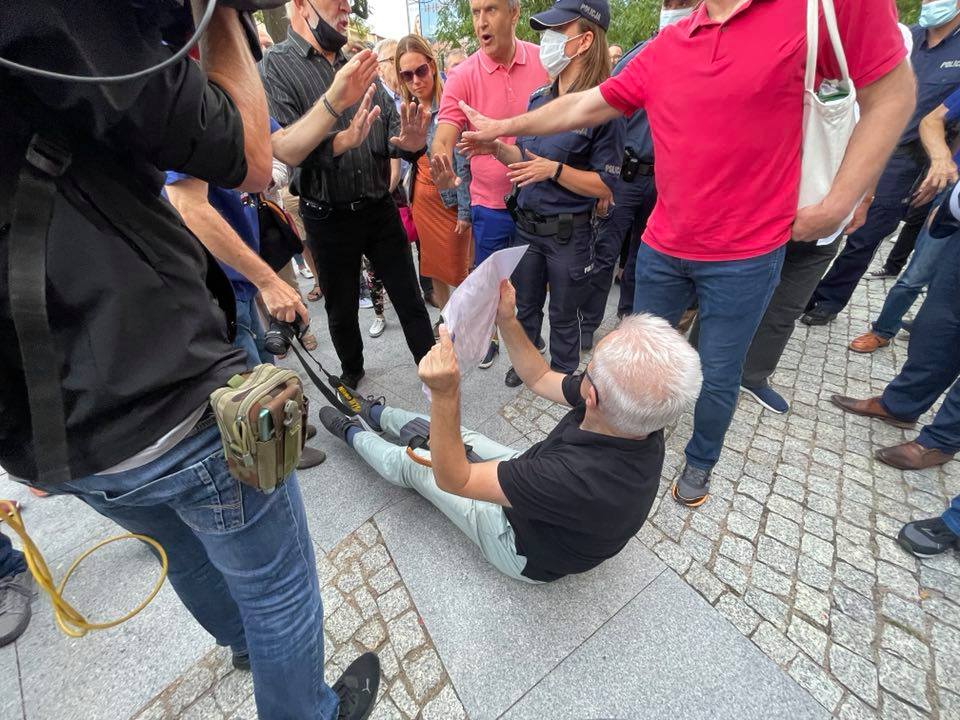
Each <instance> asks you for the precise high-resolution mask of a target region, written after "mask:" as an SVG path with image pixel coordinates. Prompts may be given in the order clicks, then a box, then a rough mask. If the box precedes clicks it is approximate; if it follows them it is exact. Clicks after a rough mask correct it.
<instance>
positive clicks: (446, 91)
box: [437, 68, 467, 131]
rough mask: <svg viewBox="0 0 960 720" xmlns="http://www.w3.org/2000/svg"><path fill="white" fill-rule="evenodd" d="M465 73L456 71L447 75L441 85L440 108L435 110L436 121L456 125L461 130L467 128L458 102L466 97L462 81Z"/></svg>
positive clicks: (464, 116) (465, 119)
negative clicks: (445, 80)
mask: <svg viewBox="0 0 960 720" xmlns="http://www.w3.org/2000/svg"><path fill="white" fill-rule="evenodd" d="M457 69H458V70H464V69H465V68H457ZM466 74H467V73H466V72H456V73H453V74H451V75H450V76H449V77H447V82H446V83H444V85H443V96H442V97H441V98H440V110H439V111H438V112H437V122H438V123H442V122H445V123H449V124H450V125H456V126H457V127H458V128H460V130H461V131H463V130H465V129H466V128H467V116H466V115H465V114H464V112H463V110H461V109H460V104H459V103H460V101H461V100H466V99H467V98H466V96H465V94H464V93H465V90H466V87H465V85H464V82H463V76H464V75H466Z"/></svg>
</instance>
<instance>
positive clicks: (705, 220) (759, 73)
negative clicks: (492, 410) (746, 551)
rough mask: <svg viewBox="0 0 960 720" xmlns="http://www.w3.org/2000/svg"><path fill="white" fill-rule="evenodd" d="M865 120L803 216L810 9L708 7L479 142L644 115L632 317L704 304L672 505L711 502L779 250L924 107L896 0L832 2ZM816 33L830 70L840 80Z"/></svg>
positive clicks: (738, 0) (747, 1)
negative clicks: (696, 384)
mask: <svg viewBox="0 0 960 720" xmlns="http://www.w3.org/2000/svg"><path fill="white" fill-rule="evenodd" d="M834 5H835V7H836V13H837V19H838V24H839V27H840V34H841V37H842V40H843V45H844V48H845V53H846V57H847V63H848V65H849V68H850V75H851V76H852V79H853V82H854V84H855V85H856V87H857V88H858V98H859V102H860V110H861V119H860V122H859V124H858V125H857V128H856V131H855V132H854V135H853V137H852V138H851V140H850V144H849V146H848V148H847V152H846V155H845V157H844V161H843V165H842V167H841V168H840V171H839V173H838V174H837V177H836V179H835V181H834V184H833V187H832V188H831V190H830V192H829V194H828V195H827V197H826V198H824V200H823V201H822V202H820V203H819V204H817V205H813V206H809V207H804V208H801V209H800V210H799V211H798V210H797V199H798V197H799V180H800V156H801V152H800V151H801V145H802V131H801V120H802V113H803V102H802V97H803V75H804V63H805V59H806V23H805V13H806V2H803V1H801V0H794V1H793V2H786V1H785V0H705V2H704V3H703V4H702V5H701V6H700V7H699V8H698V9H697V11H696V12H694V13H693V15H691V16H690V17H688V18H686V19H684V20H682V21H680V22H679V23H677V24H675V25H671V26H669V27H667V28H665V29H664V30H663V31H662V32H661V33H660V34H659V35H658V36H657V38H656V39H655V40H653V41H652V42H651V43H650V44H649V45H648V46H647V47H646V48H645V49H644V50H643V52H641V53H640V54H639V55H637V56H636V57H635V58H634V59H633V61H631V63H630V64H629V65H628V66H627V67H626V68H625V69H624V70H623V72H621V73H620V74H619V75H617V76H616V77H612V78H610V79H609V80H607V81H606V82H604V83H603V84H602V85H600V87H599V88H595V89H593V90H588V91H585V92H581V93H571V94H568V95H564V96H563V97H561V98H558V99H557V100H554V101H553V102H551V103H548V104H547V105H545V106H544V107H542V108H540V109H538V110H536V111H535V112H532V113H528V114H526V115H522V116H519V117H516V118H511V119H508V120H491V119H489V118H486V117H484V116H482V115H481V114H480V113H478V112H476V111H475V110H473V109H472V108H470V107H465V108H464V112H465V113H466V114H467V116H468V118H469V119H470V122H471V123H472V124H473V125H474V126H475V127H476V128H477V131H476V132H472V133H465V137H468V138H472V139H475V140H486V139H492V138H495V137H497V136H502V135H507V136H515V135H546V134H549V133H556V132H561V131H564V130H569V129H572V128H576V127H582V126H584V125H586V126H593V125H599V124H600V123H602V122H605V121H606V120H609V119H610V118H612V117H615V116H616V115H617V114H618V113H626V114H630V113H632V112H634V111H635V110H637V109H638V108H641V107H642V108H644V109H645V110H646V112H647V115H648V117H649V119H650V127H651V130H652V133H653V143H654V150H655V153H656V158H657V191H658V193H659V195H658V198H657V204H656V207H655V209H654V211H653V214H652V215H651V217H650V220H649V222H648V224H647V229H646V232H645V233H644V236H643V240H644V244H643V246H642V247H641V249H640V252H639V254H638V256H637V279H636V295H635V301H634V311H635V312H651V313H654V314H656V315H660V316H662V317H665V318H667V319H668V320H670V321H671V322H672V323H676V322H677V321H678V320H679V318H680V315H681V314H682V313H683V311H684V310H685V309H686V308H687V306H688V305H689V303H690V301H691V300H692V298H693V297H694V296H696V297H698V298H699V301H700V319H701V329H700V342H699V349H700V356H701V362H702V365H703V380H704V382H703V390H702V392H701V393H700V399H699V400H698V401H697V407H696V411H695V414H694V430H693V437H692V438H691V439H690V442H689V443H688V444H687V448H686V457H687V464H686V467H685V468H684V470H683V473H682V474H681V476H680V478H679V479H678V480H677V482H676V483H675V484H674V487H673V497H674V499H676V500H677V501H678V502H681V503H683V504H685V505H689V506H696V505H700V504H701V503H703V502H704V501H705V500H706V497H707V493H708V491H709V481H710V472H711V470H712V468H713V466H714V464H715V463H716V462H717V459H718V458H719V457H720V450H721V448H722V447H723V438H724V435H725V434H726V431H727V427H728V426H729V424H730V419H731V417H732V416H733V411H734V408H735V406H736V400H737V392H738V388H739V382H740V373H741V370H742V367H743V358H744V355H745V353H746V350H747V347H748V346H749V344H750V340H751V338H752V337H753V334H754V332H755V331H756V328H757V325H758V323H759V322H760V318H761V317H762V315H763V313H764V310H765V309H766V306H767V303H768V302H769V301H770V296H771V295H772V293H773V290H774V288H775V287H776V285H777V283H778V281H779V278H780V267H781V265H782V263H783V256H784V246H785V244H786V242H787V241H788V240H789V239H791V237H792V238H793V239H794V240H800V241H813V240H816V239H818V238H821V237H825V236H827V235H829V234H831V233H833V232H834V231H836V229H837V228H838V227H840V225H841V224H842V223H843V221H844V219H845V218H847V217H848V216H849V215H850V213H851V212H852V211H853V210H854V208H855V207H856V206H857V205H858V204H859V203H860V200H861V198H862V197H863V195H864V194H865V193H866V191H867V190H868V189H869V188H870V187H871V186H872V185H873V184H874V183H875V182H876V180H877V178H878V177H879V175H880V172H881V171H882V169H883V166H884V163H885V161H886V159H887V157H888V156H889V155H890V153H891V151H892V150H893V147H894V145H895V143H896V140H897V138H898V136H899V135H900V133H901V131H902V130H903V128H904V126H905V125H906V123H907V120H908V119H909V116H910V113H911V111H912V109H913V104H914V81H913V76H912V73H911V72H910V67H909V65H908V64H907V63H906V61H905V56H906V50H905V48H904V44H903V39H902V37H901V35H900V31H899V30H898V29H897V24H896V22H897V15H896V10H895V8H894V5H893V2H892V0H834ZM829 46H830V41H829V36H828V33H827V29H826V25H825V24H824V22H823V21H822V19H821V23H820V53H819V56H818V63H817V64H818V71H819V75H820V76H822V77H826V78H836V77H839V76H840V71H839V69H838V68H837V62H836V59H835V58H834V56H833V52H832V51H831V50H830V49H829Z"/></svg>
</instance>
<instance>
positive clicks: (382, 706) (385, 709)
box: [369, 698, 404, 720]
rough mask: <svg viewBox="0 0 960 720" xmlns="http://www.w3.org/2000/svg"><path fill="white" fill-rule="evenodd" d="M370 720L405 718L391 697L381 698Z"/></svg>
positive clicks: (397, 719) (398, 719) (401, 719)
mask: <svg viewBox="0 0 960 720" xmlns="http://www.w3.org/2000/svg"><path fill="white" fill-rule="evenodd" d="M369 720H404V717H403V714H402V713H401V712H400V710H399V709H398V708H397V706H396V705H394V704H393V701H392V700H390V698H381V699H380V701H379V702H377V705H376V707H375V708H373V712H372V713H370V719H369Z"/></svg>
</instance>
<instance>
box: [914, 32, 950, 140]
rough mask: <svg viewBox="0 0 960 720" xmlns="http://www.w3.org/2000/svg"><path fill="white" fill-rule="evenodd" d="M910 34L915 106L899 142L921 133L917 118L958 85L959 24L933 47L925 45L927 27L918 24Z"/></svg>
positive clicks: (921, 117)
mask: <svg viewBox="0 0 960 720" xmlns="http://www.w3.org/2000/svg"><path fill="white" fill-rule="evenodd" d="M910 32H911V33H912V34H913V53H912V54H911V55H910V64H911V65H913V72H914V74H915V75H916V77H917V108H916V110H915V111H914V113H913V117H912V118H910V122H909V123H908V124H907V128H906V130H904V131H903V135H902V136H901V137H900V144H901V145H903V144H904V143H908V142H913V141H915V140H917V139H918V138H919V137H920V133H919V128H920V121H921V120H923V117H924V116H925V115H927V114H928V113H930V112H931V111H932V110H933V109H934V108H936V107H939V106H940V104H941V103H943V101H944V100H945V99H946V97H947V96H948V95H949V94H950V93H951V92H953V90H954V88H956V87H957V86H958V85H960V28H957V29H956V30H954V31H953V33H952V34H951V35H949V36H948V37H945V38H944V39H943V40H941V41H940V44H939V45H937V46H936V47H933V48H931V47H928V46H927V31H926V30H924V29H923V28H922V27H920V26H919V25H914V26H912V27H911V28H910Z"/></svg>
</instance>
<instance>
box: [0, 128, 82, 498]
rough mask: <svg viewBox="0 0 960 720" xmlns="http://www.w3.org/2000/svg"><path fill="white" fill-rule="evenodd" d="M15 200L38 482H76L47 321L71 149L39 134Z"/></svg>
mask: <svg viewBox="0 0 960 720" xmlns="http://www.w3.org/2000/svg"><path fill="white" fill-rule="evenodd" d="M25 159H26V162H25V163H24V164H23V166H22V167H21V168H20V174H19V179H18V183H17V190H16V194H15V196H14V200H13V213H12V218H13V222H12V225H11V228H10V249H9V268H8V277H7V280H8V285H9V289H10V313H11V315H12V316H13V323H14V327H15V328H16V332H17V339H18V341H19V345H20V358H21V360H22V362H23V373H24V378H25V380H26V384H27V397H28V399H29V402H30V427H31V433H32V440H33V456H34V461H35V463H36V467H37V480H38V481H39V482H42V483H46V484H52V483H60V482H65V481H67V480H69V479H70V466H69V457H68V451H67V431H66V422H65V419H64V418H65V417H66V416H65V414H64V410H63V394H62V390H61V384H62V382H61V373H62V371H63V361H62V359H61V355H60V350H59V348H58V347H57V345H56V343H55V341H54V338H53V332H52V331H51V330H50V321H49V318H48V316H47V233H48V231H49V228H50V222H51V220H52V218H53V205H54V200H55V198H56V194H57V186H56V178H58V177H60V176H61V175H63V173H64V172H65V171H66V170H67V168H68V167H69V166H70V161H71V153H70V150H69V148H67V147H66V145H65V144H63V143H61V142H58V141H56V140H52V139H50V138H49V137H41V136H40V135H39V134H35V135H34V136H33V137H32V138H31V140H30V144H29V145H28V147H27V152H26V156H25Z"/></svg>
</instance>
